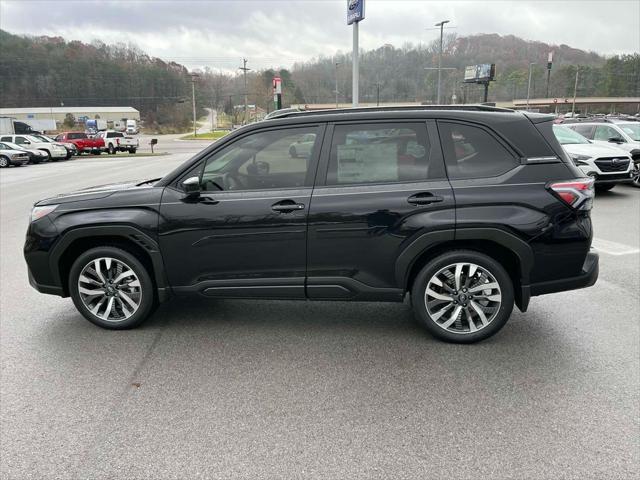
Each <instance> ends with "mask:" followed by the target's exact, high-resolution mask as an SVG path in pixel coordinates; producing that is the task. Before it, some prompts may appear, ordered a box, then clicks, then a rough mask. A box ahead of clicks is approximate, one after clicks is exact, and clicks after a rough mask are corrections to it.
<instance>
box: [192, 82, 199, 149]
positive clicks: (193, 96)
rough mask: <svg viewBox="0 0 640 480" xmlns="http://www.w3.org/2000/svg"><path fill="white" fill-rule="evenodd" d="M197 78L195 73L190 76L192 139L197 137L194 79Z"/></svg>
mask: <svg viewBox="0 0 640 480" xmlns="http://www.w3.org/2000/svg"><path fill="white" fill-rule="evenodd" d="M197 77H198V74H197V73H192V74H191V101H192V104H193V136H194V138H195V137H197V136H198V129H197V127H196V78H197Z"/></svg>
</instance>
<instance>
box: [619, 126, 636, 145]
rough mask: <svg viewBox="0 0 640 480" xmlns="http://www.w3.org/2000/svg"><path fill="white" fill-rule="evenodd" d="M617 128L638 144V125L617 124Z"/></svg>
mask: <svg viewBox="0 0 640 480" xmlns="http://www.w3.org/2000/svg"><path fill="white" fill-rule="evenodd" d="M618 126H619V127H620V128H621V129H622V131H623V132H624V133H626V134H627V135H629V136H630V137H631V139H632V140H635V141H636V142H640V123H619V124H618Z"/></svg>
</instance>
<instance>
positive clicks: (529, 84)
mask: <svg viewBox="0 0 640 480" xmlns="http://www.w3.org/2000/svg"><path fill="white" fill-rule="evenodd" d="M534 65H535V63H530V64H529V83H528V84H527V110H529V95H530V94H531V72H532V71H533V70H532V68H531V67H533V66H534Z"/></svg>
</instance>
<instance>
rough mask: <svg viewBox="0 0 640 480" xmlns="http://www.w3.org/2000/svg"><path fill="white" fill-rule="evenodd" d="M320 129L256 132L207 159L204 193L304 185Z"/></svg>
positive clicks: (301, 128)
mask: <svg viewBox="0 0 640 480" xmlns="http://www.w3.org/2000/svg"><path fill="white" fill-rule="evenodd" d="M317 143H318V127H300V128H291V129H282V130H270V131H264V132H256V133H253V134H250V135H248V136H246V137H243V138H241V139H240V140H237V141H235V142H233V143H232V144H231V145H229V146H227V147H225V148H223V149H222V150H220V151H218V152H216V153H215V154H214V155H213V156H211V157H210V158H209V159H207V161H206V163H205V165H204V169H203V172H202V177H201V188H202V189H203V190H204V191H216V190H261V189H282V188H295V187H302V186H304V185H305V182H306V179H307V171H308V168H309V162H310V159H311V158H312V156H313V154H314V153H315V150H316V148H317V147H316V146H317Z"/></svg>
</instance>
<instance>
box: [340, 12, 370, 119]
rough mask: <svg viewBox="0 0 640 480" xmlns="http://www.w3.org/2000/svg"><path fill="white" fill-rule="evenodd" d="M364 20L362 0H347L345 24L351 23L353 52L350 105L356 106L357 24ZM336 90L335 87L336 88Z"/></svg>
mask: <svg viewBox="0 0 640 480" xmlns="http://www.w3.org/2000/svg"><path fill="white" fill-rule="evenodd" d="M361 20H364V0H347V25H353V52H352V54H351V57H352V60H351V63H352V64H353V86H352V91H353V102H352V104H351V105H352V106H353V107H357V106H358V103H359V102H358V81H359V74H360V70H359V68H358V67H359V65H358V24H359V23H360V21H361ZM336 90H337V89H336Z"/></svg>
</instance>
